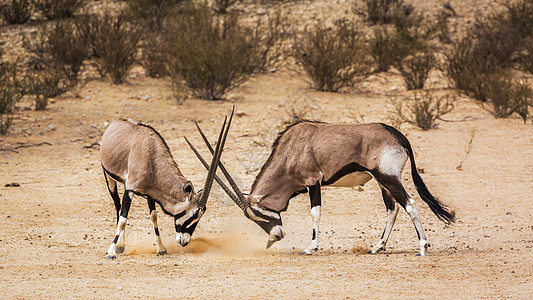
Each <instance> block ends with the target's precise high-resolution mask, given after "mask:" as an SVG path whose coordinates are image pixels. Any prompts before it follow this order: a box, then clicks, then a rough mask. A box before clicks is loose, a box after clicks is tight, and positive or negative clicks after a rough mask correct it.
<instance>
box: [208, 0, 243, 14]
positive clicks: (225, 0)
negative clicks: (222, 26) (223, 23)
mask: <svg viewBox="0 0 533 300" xmlns="http://www.w3.org/2000/svg"><path fill="white" fill-rule="evenodd" d="M239 1H240V0H213V10H214V11H215V12H216V13H218V14H225V13H227V12H228V8H230V7H231V6H232V5H234V4H235V3H237V2H239Z"/></svg>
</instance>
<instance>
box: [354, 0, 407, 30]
mask: <svg viewBox="0 0 533 300" xmlns="http://www.w3.org/2000/svg"><path fill="white" fill-rule="evenodd" d="M361 2H362V3H359V2H356V3H355V4H354V5H353V6H352V12H353V13H355V14H356V15H359V16H361V17H362V18H364V19H365V20H367V21H368V22H370V23H372V24H374V25H376V24H388V23H391V22H392V21H393V19H394V18H395V17H396V15H397V14H399V13H409V12H410V11H411V10H412V6H410V5H405V4H404V3H403V0H363V1H361Z"/></svg>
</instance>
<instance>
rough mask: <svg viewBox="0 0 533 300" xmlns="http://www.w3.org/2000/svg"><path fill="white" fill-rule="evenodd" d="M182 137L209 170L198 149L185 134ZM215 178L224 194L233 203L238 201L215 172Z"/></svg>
mask: <svg viewBox="0 0 533 300" xmlns="http://www.w3.org/2000/svg"><path fill="white" fill-rule="evenodd" d="M184 138H185V141H186V142H187V144H188V145H189V147H190V148H191V149H192V151H193V152H194V154H196V157H198V159H199V160H200V162H201V163H202V164H203V165H204V167H205V168H206V170H208V171H209V164H208V163H207V161H205V159H204V158H203V157H202V155H201V154H200V153H199V152H198V150H196V148H195V147H194V146H193V145H192V143H191V142H190V141H189V139H188V138H187V137H186V136H185V137H184ZM215 180H216V181H217V183H218V184H219V185H220V187H221V188H222V189H223V190H224V191H225V192H226V194H228V196H230V198H231V199H232V200H233V202H235V203H238V202H239V198H238V197H237V195H235V193H233V191H231V189H230V188H229V187H228V186H227V185H226V184H225V183H224V181H222V179H220V177H218V176H217V175H216V174H215ZM241 208H242V207H241Z"/></svg>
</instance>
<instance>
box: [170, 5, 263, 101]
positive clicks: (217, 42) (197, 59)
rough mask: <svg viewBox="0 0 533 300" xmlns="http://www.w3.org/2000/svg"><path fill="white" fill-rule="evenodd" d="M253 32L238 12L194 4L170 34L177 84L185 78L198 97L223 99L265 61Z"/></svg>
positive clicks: (175, 82) (175, 81)
mask: <svg viewBox="0 0 533 300" xmlns="http://www.w3.org/2000/svg"><path fill="white" fill-rule="evenodd" d="M253 33H254V31H253V28H251V27H245V26H243V25H240V24H239V22H238V19H237V17H236V15H234V14H228V15H223V16H214V15H213V14H212V13H211V12H210V9H209V8H208V7H207V6H205V5H201V4H200V5H196V6H193V7H190V8H189V11H188V12H186V13H184V14H182V15H179V16H178V17H176V19H175V21H174V23H173V26H172V29H171V31H170V34H169V42H170V43H169V48H168V49H169V51H171V58H172V60H171V61H170V62H169V67H170V73H171V74H172V82H173V86H174V87H177V86H179V85H180V83H181V82H182V81H184V82H185V83H186V85H187V87H188V88H189V89H190V90H191V91H192V93H193V95H194V96H196V97H199V98H202V99H208V100H215V99H221V98H222V97H223V96H224V94H225V93H226V91H228V90H230V89H232V88H234V87H236V86H238V85H240V84H242V83H243V82H244V81H246V80H247V79H248V77H249V76H250V75H251V74H252V73H253V72H254V71H255V70H256V69H257V68H258V67H259V65H260V64H261V60H260V54H259V50H258V41H257V40H256V39H255V35H254V34H253Z"/></svg>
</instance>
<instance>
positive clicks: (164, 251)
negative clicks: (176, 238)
mask: <svg viewBox="0 0 533 300" xmlns="http://www.w3.org/2000/svg"><path fill="white" fill-rule="evenodd" d="M157 255H158V256H159V255H167V250H163V251H159V252H157Z"/></svg>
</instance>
